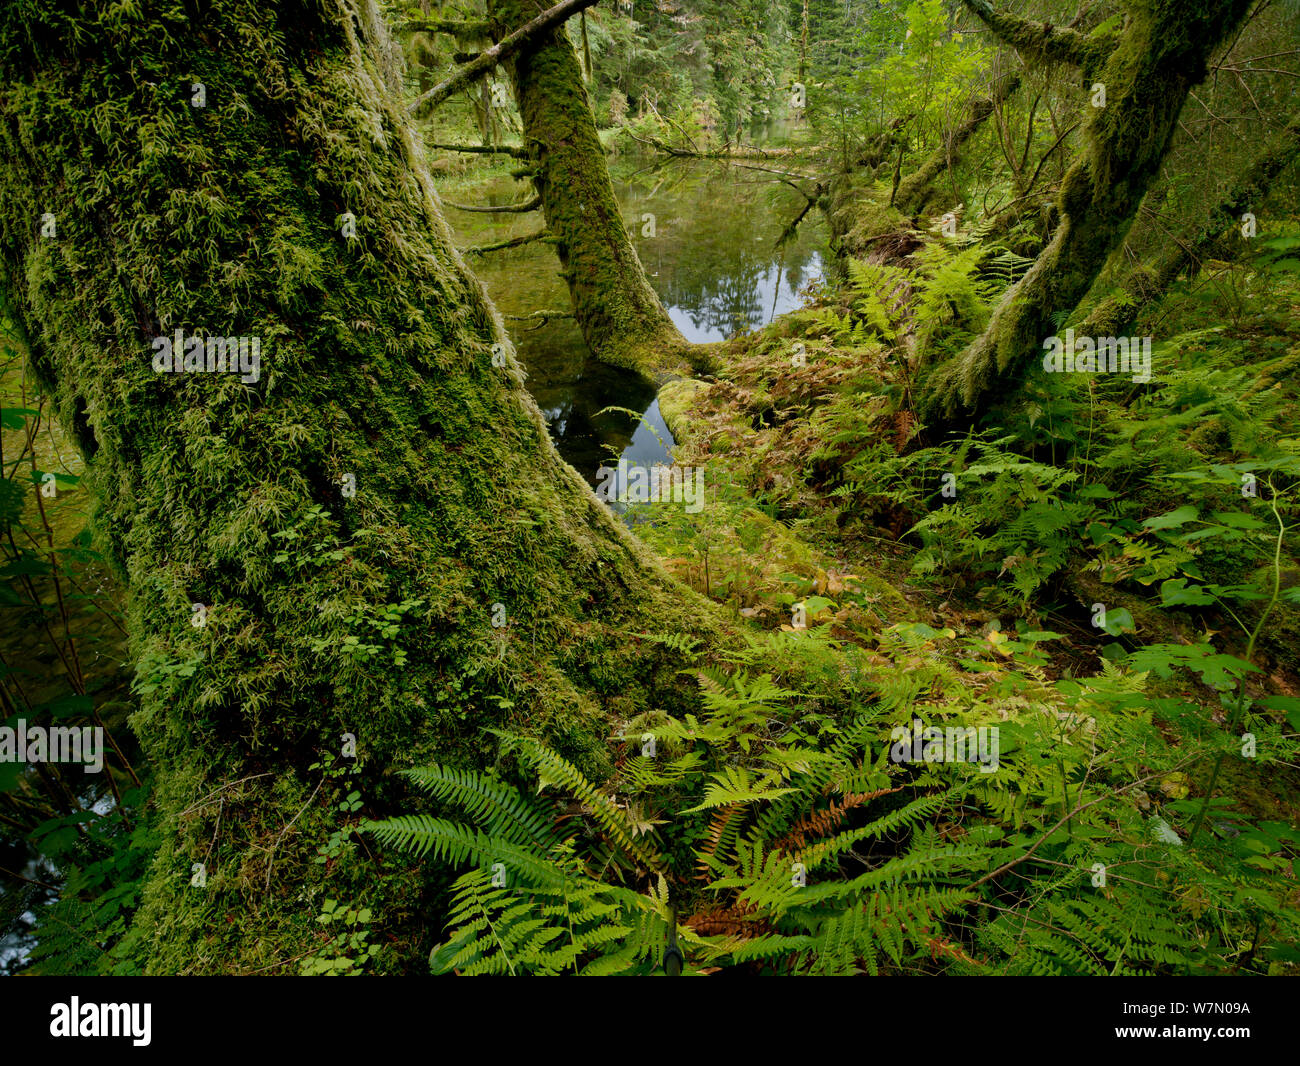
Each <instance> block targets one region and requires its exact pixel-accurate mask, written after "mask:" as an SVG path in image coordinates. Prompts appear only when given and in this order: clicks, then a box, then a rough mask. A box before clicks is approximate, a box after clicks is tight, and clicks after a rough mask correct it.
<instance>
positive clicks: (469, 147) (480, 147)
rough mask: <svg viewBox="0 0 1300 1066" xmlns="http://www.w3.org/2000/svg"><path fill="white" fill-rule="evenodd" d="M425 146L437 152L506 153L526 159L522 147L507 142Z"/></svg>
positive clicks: (429, 143) (433, 143)
mask: <svg viewBox="0 0 1300 1066" xmlns="http://www.w3.org/2000/svg"><path fill="white" fill-rule="evenodd" d="M425 147H426V148H432V149H434V150H435V151H439V152H464V153H466V154H467V155H508V156H510V157H511V158H513V159H527V158H528V153H527V152H526V151H524V149H522V148H515V147H513V146H511V145H508V144H438V143H435V142H425Z"/></svg>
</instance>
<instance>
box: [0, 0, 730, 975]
mask: <svg viewBox="0 0 1300 1066" xmlns="http://www.w3.org/2000/svg"><path fill="white" fill-rule="evenodd" d="M184 11H185V8H184V7H183V6H181V5H176V4H173V3H168V2H163V0H141V2H140V3H139V4H138V5H136V7H134V8H132V9H131V10H127V9H126V8H115V9H113V11H112V12H111V13H110V12H108V11H107V9H100V8H96V7H93V6H90V5H86V6H84V7H77V6H74V7H69V6H68V5H66V4H63V3H60V2H58V0H32V2H31V3H27V4H24V5H20V6H17V7H15V6H12V5H10V6H8V7H4V8H3V9H0V57H2V60H3V63H4V68H3V71H2V72H0V78H2V80H0V188H3V192H4V195H3V197H0V272H2V274H3V277H2V278H0V283H3V285H4V286H5V290H6V292H7V295H8V297H9V299H10V302H11V304H12V309H13V311H14V313H15V314H16V316H17V317H18V319H19V321H20V323H21V324H22V325H23V326H25V335H26V340H27V345H28V348H29V350H30V358H31V362H32V366H33V368H34V370H35V371H36V372H37V373H38V375H39V376H40V378H41V379H42V380H43V381H44V383H45V386H46V387H47V389H48V390H49V392H50V394H51V396H52V397H53V400H54V402H55V405H56V408H57V410H58V412H59V414H60V417H61V419H62V421H63V424H64V425H65V426H67V427H68V428H69V430H70V432H72V433H73V434H74V436H75V439H76V440H77V441H78V442H79V444H80V447H81V448H82V450H83V452H84V454H85V456H86V459H87V470H86V478H85V481H84V484H85V485H86V486H88V487H89V488H90V490H91V491H92V493H93V496H94V498H95V499H96V501H97V504H96V512H95V526H96V528H97V530H98V531H99V535H100V537H101V539H102V542H103V544H104V545H105V547H106V548H107V550H108V552H109V554H110V556H111V557H112V559H113V560H115V562H116V564H117V566H118V567H119V568H120V570H121V571H122V574H123V576H124V577H125V579H126V582H127V587H128V595H129V604H128V619H129V630H130V637H131V654H132V657H133V659H134V662H135V668H136V678H137V682H136V684H137V691H138V695H139V710H138V711H137V713H136V714H135V716H134V718H133V720H132V721H133V725H134V727H135V728H136V730H137V731H138V733H139V734H140V736H141V739H142V740H143V741H144V743H145V745H146V747H147V750H148V752H149V754H150V755H151V757H152V760H153V764H154V767H155V773H156V781H157V790H156V798H157V804H158V809H159V817H160V828H161V831H162V834H163V841H164V842H163V845H162V848H161V850H160V852H159V854H158V856H157V859H156V861H155V864H154V866H153V869H152V873H151V876H150V878H149V880H148V882H147V885H146V888H145V891H144V899H143V904H142V908H141V910H140V912H139V914H138V917H137V923H136V928H137V931H138V932H139V933H140V936H141V940H140V948H139V952H140V954H141V956H142V957H144V958H147V959H148V962H149V968H150V969H151V970H152V971H154V972H160V973H180V972H247V971H253V970H258V971H263V972H275V971H277V970H285V969H287V970H289V971H292V970H293V969H294V968H295V967H296V966H297V962H296V961H295V960H296V959H298V958H300V957H301V956H303V955H306V954H308V953H310V952H312V951H321V950H325V951H328V945H327V942H328V940H329V937H328V936H323V935H322V932H321V931H322V928H323V927H322V926H320V925H318V924H317V923H316V922H315V917H316V915H317V913H318V912H319V910H320V902H321V900H322V899H323V898H324V897H326V896H328V897H332V898H336V899H339V900H342V901H345V902H346V903H355V904H357V905H364V906H368V907H371V908H372V910H373V912H374V915H375V917H374V920H373V922H372V923H371V926H370V927H369V928H370V931H371V934H372V939H371V942H372V943H380V944H384V945H386V948H385V954H384V959H385V966H386V968H389V969H402V968H403V967H405V966H408V965H409V966H412V967H418V966H419V965H420V963H419V960H420V959H421V958H422V957H423V956H424V954H426V953H427V951H428V948H429V946H430V941H429V939H428V938H429V937H430V936H436V935H437V932H438V930H436V929H433V928H429V924H430V922H429V918H430V915H429V911H428V907H427V905H426V906H425V907H424V913H421V892H422V891H423V890H424V888H425V884H424V882H423V879H422V877H421V875H419V874H418V872H412V871H411V869H410V864H409V863H406V862H402V863H397V864H394V865H389V864H388V863H387V862H386V861H385V860H383V859H382V857H380V858H375V857H374V856H373V855H372V854H371V852H370V850H369V849H368V848H367V847H366V846H365V845H364V843H361V842H359V841H358V840H357V839H356V838H354V837H353V836H351V835H350V834H349V833H347V832H344V834H343V836H342V838H341V839H340V840H339V841H337V842H336V846H335V847H333V848H332V849H330V848H329V846H328V845H329V840H330V834H331V832H333V831H339V830H346V829H348V827H349V826H350V825H351V824H352V823H354V822H355V820H356V819H358V818H360V817H361V816H362V815H368V814H372V813H381V812H383V811H384V810H386V809H391V808H389V807H387V806H386V804H388V803H389V802H390V801H393V799H394V793H395V792H396V785H395V784H393V779H392V778H391V777H389V776H388V775H387V774H386V771H388V770H389V769H390V768H392V767H394V766H399V765H403V764H409V763H411V762H412V761H415V760H419V759H427V758H429V757H431V756H435V755H436V756H437V757H440V758H445V759H451V760H458V761H462V762H464V763H469V762H481V761H482V760H484V759H485V758H491V751H492V747H493V746H492V745H491V744H490V743H489V742H488V741H486V740H485V739H484V734H483V733H482V732H481V730H482V728H483V727H485V726H509V727H515V728H521V729H527V730H529V731H535V732H539V733H542V734H545V735H547V736H549V737H550V739H551V740H552V742H554V743H556V744H558V745H559V746H560V747H561V749H563V750H565V751H566V752H567V753H568V754H569V755H570V757H572V758H574V759H575V760H577V761H578V762H579V763H581V764H583V765H585V766H587V767H588V768H589V769H590V770H591V772H596V773H598V772H599V771H600V770H601V768H602V763H603V760H604V758H605V755H604V751H605V744H604V739H605V737H607V736H608V734H609V728H610V717H611V716H612V715H630V714H633V713H636V712H637V711H638V710H639V709H641V708H643V707H645V706H647V705H650V704H651V701H653V705H655V706H660V707H666V708H676V709H680V707H681V706H683V704H682V702H681V701H682V699H683V698H684V697H681V696H680V695H679V694H678V690H677V688H676V684H675V682H673V681H672V680H671V678H672V673H673V669H672V666H671V665H670V664H663V663H661V662H660V661H659V660H658V659H656V658H654V657H653V656H651V655H649V653H647V652H645V651H643V650H642V649H641V648H640V647H639V642H638V641H637V639H636V634H637V633H638V632H641V631H643V630H644V629H645V628H647V627H650V628H652V630H653V631H655V632H668V631H678V632H686V631H692V630H694V631H696V632H700V631H701V630H703V631H705V632H707V631H708V630H709V629H710V627H711V626H712V625H713V622H712V621H711V619H712V618H713V616H712V615H711V614H710V613H709V611H708V608H707V605H704V604H703V602H702V601H698V600H697V599H695V598H694V597H693V596H691V595H690V594H689V593H686V592H684V591H683V590H682V589H681V588H680V586H678V585H676V584H675V583H674V582H672V581H671V580H670V579H669V578H668V577H667V576H666V575H665V574H664V572H663V571H662V569H661V568H660V567H659V566H658V565H657V564H656V563H655V562H654V561H653V560H652V559H651V558H650V557H648V555H647V554H646V553H645V552H644V551H643V549H641V548H640V547H639V546H638V545H637V543H636V542H635V541H634V540H633V539H632V538H631V537H630V536H629V535H628V534H627V533H626V532H625V531H624V530H623V529H622V527H621V526H620V525H619V524H618V523H616V522H615V521H613V520H612V519H611V518H610V516H609V515H608V513H607V512H606V510H605V509H604V508H603V507H602V506H601V504H600V503H599V502H598V501H597V500H596V499H595V497H594V495H593V494H592V492H591V491H590V489H589V488H588V487H587V485H586V484H585V483H584V482H583V481H582V479H581V478H580V477H579V476H578V475H577V474H576V473H575V472H574V471H573V470H572V469H570V468H569V467H568V466H566V465H565V464H564V463H563V462H562V461H561V460H560V459H559V458H558V457H557V455H556V453H555V450H554V448H553V447H552V445H551V443H550V440H549V438H548V436H547V432H546V427H545V424H544V422H543V420H542V418H541V416H540V413H539V412H538V409H537V407H536V405H535V404H534V403H533V401H532V399H531V398H530V397H529V396H528V394H527V392H525V391H524V388H523V385H522V376H521V374H520V371H519V369H518V367H517V365H516V363H515V362H514V359H513V355H512V353H511V350H510V345H509V342H508V340H507V338H506V336H505V334H504V332H503V330H502V328H501V325H500V321H499V319H498V316H497V315H496V312H495V311H494V310H493V308H492V307H491V305H490V304H489V302H488V300H487V298H486V296H485V295H484V292H483V290H482V287H481V285H480V284H479V283H478V281H477V280H476V279H475V278H474V277H473V276H472V275H471V274H470V273H469V271H468V270H467V269H466V267H465V265H464V264H463V262H462V261H461V260H460V258H459V257H458V256H457V254H456V252H455V250H454V248H453V246H452V243H451V240H450V236H449V233H448V230H447V228H446V225H445V224H444V221H443V218H442V215H441V212H440V209H439V205H438V200H437V197H436V194H435V193H434V190H433V187H432V184H431V182H430V179H429V175H428V172H427V169H426V166H425V163H424V161H423V159H422V157H421V150H420V148H419V146H418V143H417V140H416V138H415V136H414V135H413V131H412V128H411V126H410V123H409V121H408V119H407V116H406V114H405V111H404V109H403V107H402V105H401V103H400V101H399V100H398V98H397V94H396V91H395V89H396V86H395V85H394V83H393V74H394V71H393V69H392V65H391V61H390V52H389V49H388V47H387V42H386V40H385V37H384V31H383V29H382V22H381V18H380V16H379V13H378V10H377V8H376V7H375V5H374V3H373V0H326V2H324V3H306V2H299V0H275V2H272V0H214V2H212V3H209V4H206V5H204V10H203V13H202V14H201V15H198V16H194V17H193V18H192V19H189V18H187V17H186V15H185V14H184ZM34 24H35V25H40V26H42V27H43V30H42V32H41V33H39V34H36V33H33V32H32V31H31V27H32V25H34ZM525 95H526V98H527V95H528V94H525ZM199 104H201V105H202V106H198V105H199ZM588 208H589V209H594V205H593V204H589V205H588ZM353 227H355V228H354V229H353ZM352 233H355V236H353V235H351V234H352ZM178 331H183V335H182V336H183V338H191V337H206V338H209V339H210V341H209V342H206V343H204V344H203V345H202V346H200V347H197V348H196V347H195V346H194V345H186V344H184V343H182V345H181V346H180V350H179V351H178V352H177V353H176V354H177V355H179V356H180V358H181V367H182V371H181V372H177V371H176V369H175V364H169V365H170V366H171V367H172V369H170V370H167V369H164V370H159V369H156V366H163V365H164V364H163V362H162V356H163V354H164V353H165V350H166V348H167V347H168V345H167V344H166V343H164V341H170V342H171V346H172V347H175V342H176V335H177V332H178ZM217 338H231V339H234V338H243V339H244V344H243V347H242V349H239V348H238V346H236V347H237V350H241V351H242V352H243V353H244V356H245V359H244V360H243V361H242V362H239V363H237V365H236V369H235V371H233V372H232V371H231V369H230V364H231V362H232V361H234V356H233V355H232V356H226V355H225V352H224V350H223V349H222V347H219V346H217V345H215V344H212V343H211V340H215V339H217ZM253 341H257V342H258V348H257V351H258V361H257V362H256V363H255V362H254V361H253V358H252V353H253V351H254V348H253V344H252V342H253ZM494 357H495V358H494ZM498 364H500V365H498ZM200 365H202V366H203V367H204V369H202V370H201V369H199V367H200ZM187 366H188V370H186V369H185V367H187ZM208 368H210V369H208ZM223 368H224V369H223ZM194 605H201V609H200V607H196V606H194ZM196 620H197V621H196ZM198 622H202V624H197V623H198ZM345 734H350V735H351V737H353V738H355V745H356V754H357V760H356V762H357V764H359V765H360V767H361V768H362V772H361V773H360V774H359V776H356V777H348V778H347V779H346V782H345V783H343V785H342V787H341V788H340V782H339V781H338V780H337V779H336V778H335V777H332V776H330V775H329V773H328V772H327V771H328V766H321V765H320V763H321V761H322V756H327V761H328V758H334V759H337V760H339V762H338V763H337V765H343V766H346V765H349V764H350V762H351V760H350V759H348V758H347V754H348V748H347V747H346V744H347V741H346V740H345ZM352 789H355V790H356V791H358V792H359V793H360V800H361V804H362V806H361V807H360V808H359V809H358V810H357V811H354V812H343V813H341V812H340V811H339V810H338V809H337V804H338V802H339V801H340V800H341V799H342V798H343V795H344V794H346V793H347V792H348V791H349V790H352ZM399 802H401V803H402V804H403V805H405V804H406V802H407V800H406V799H405V798H403V799H401V800H400V801H399ZM321 847H325V848H326V851H325V852H324V853H321V854H319V855H318V852H317V849H318V848H321ZM200 870H201V872H202V873H203V875H204V877H205V878H206V881H205V882H204V880H203V878H200V877H199V876H198V874H199V872H200Z"/></svg>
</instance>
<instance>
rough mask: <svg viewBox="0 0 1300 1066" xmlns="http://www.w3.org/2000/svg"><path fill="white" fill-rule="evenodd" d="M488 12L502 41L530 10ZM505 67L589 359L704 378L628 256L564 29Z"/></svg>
mask: <svg viewBox="0 0 1300 1066" xmlns="http://www.w3.org/2000/svg"><path fill="white" fill-rule="evenodd" d="M489 10H490V13H491V17H492V19H493V20H494V22H495V24H496V26H497V29H498V36H499V37H501V36H505V34H507V33H509V32H510V31H511V30H513V29H516V28H517V27H519V26H521V25H523V24H524V23H525V22H527V21H528V19H529V18H530V17H531V16H534V15H535V14H536V12H537V6H536V5H534V4H532V3H529V2H528V0H491V3H490V4H489ZM509 67H510V73H511V79H512V81H513V83H514V89H515V99H516V101H517V102H518V105H519V113H520V115H521V116H522V117H523V123H524V138H525V143H526V144H527V145H528V147H529V150H530V153H531V154H532V155H533V158H534V166H535V168H536V170H535V173H534V177H533V181H534V183H535V184H536V186H537V191H538V193H539V194H540V196H541V198H542V210H543V212H544V213H545V215H546V224H547V227H548V229H549V230H550V232H551V234H552V235H553V236H554V237H555V250H556V252H557V253H558V254H559V257H560V266H561V274H562V275H563V277H564V279H565V281H566V282H567V283H568V286H569V294H570V296H571V298H572V301H573V314H574V318H575V319H576V320H577V323H578V327H579V329H581V330H582V335H583V337H584V338H585V339H586V341H587V346H588V347H589V348H590V349H591V351H592V354H594V355H595V356H596V358H598V359H600V360H602V361H603V362H607V363H612V364H614V365H615V366H623V367H628V368H631V369H635V370H639V371H641V372H643V373H645V374H647V375H649V376H661V375H662V374H663V373H664V372H665V371H670V370H678V369H683V368H686V367H687V366H690V365H693V366H696V367H699V368H703V367H704V366H705V365H706V360H707V348H705V347H703V346H697V345H692V344H690V343H689V342H687V341H686V339H685V338H684V337H682V335H681V333H680V332H679V331H678V329H677V327H676V326H675V325H674V324H673V322H672V320H671V319H670V318H669V317H668V313H667V312H666V311H665V310H664V308H663V305H662V304H660V302H659V297H658V296H656V295H655V291H654V289H652V288H651V287H650V282H649V281H647V280H646V276H645V271H644V269H643V268H642V266H641V260H640V259H639V258H638V257H637V254H636V249H635V248H634V247H633V246H632V241H631V239H630V237H629V236H628V231H627V227H626V226H625V225H624V223H623V216H622V212H621V211H620V209H619V205H618V200H617V199H616V198H615V196H614V185H613V183H612V182H611V181H610V178H609V169H608V167H607V166H606V163H605V152H604V149H603V148H602V147H601V144H600V138H599V137H598V136H597V133H596V119H595V116H594V115H593V114H592V111H591V105H590V103H589V102H588V99H587V90H586V88H585V86H584V85H583V82H582V70H581V68H580V67H579V65H578V57H577V55H576V54H575V53H574V51H573V46H572V45H571V44H570V43H569V40H568V37H567V36H566V34H565V30H564V27H563V26H562V25H561V26H557V27H555V28H553V29H548V30H546V31H545V32H543V33H540V34H538V35H536V36H533V37H530V38H529V40H528V41H527V43H526V44H525V45H524V46H523V47H522V48H521V49H520V50H519V51H518V52H516V53H515V55H514V58H513V60H512V61H511V62H510V63H509ZM637 225H638V226H639V225H641V221H640V220H638V221H637Z"/></svg>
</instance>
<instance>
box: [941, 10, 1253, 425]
mask: <svg viewBox="0 0 1300 1066" xmlns="http://www.w3.org/2000/svg"><path fill="white" fill-rule="evenodd" d="M1252 2H1253V0H1216V2H1212V3H1211V2H1207V0H1157V2H1155V3H1151V4H1144V5H1140V6H1137V7H1134V8H1133V9H1132V10H1131V12H1130V15H1129V21H1128V24H1127V26H1126V27H1125V29H1124V32H1123V34H1122V36H1121V37H1120V38H1119V40H1118V41H1116V42H1114V44H1113V46H1112V45H1111V44H1109V43H1108V42H1106V41H1104V40H1099V39H1098V38H1095V37H1083V36H1081V35H1079V34H1077V33H1076V32H1075V31H1073V30H1068V31H1059V30H1052V29H1051V28H1050V27H1045V28H1042V29H1039V28H1037V27H1036V26H1030V25H1029V24H1028V23H1022V22H1021V21H1020V20H1018V19H1015V18H1014V17H1011V16H1004V15H991V14H990V12H991V10H992V9H990V8H989V5H988V4H987V3H986V2H984V0H967V3H968V5H969V6H971V7H972V8H974V9H976V10H977V12H978V13H979V14H980V15H981V17H983V18H985V20H986V21H987V22H988V23H989V25H990V26H991V28H992V29H993V30H994V31H995V32H997V33H998V35H999V36H1001V37H1003V39H1005V40H1008V41H1009V43H1012V44H1014V45H1016V46H1017V47H1021V48H1023V49H1026V50H1029V51H1031V52H1032V51H1034V50H1035V49H1036V48H1041V50H1042V54H1043V55H1044V56H1046V57H1048V58H1062V59H1069V60H1071V61H1076V62H1078V63H1079V64H1080V66H1081V67H1082V69H1083V70H1084V71H1085V72H1091V71H1093V70H1095V71H1096V74H1095V77H1096V80H1097V81H1098V82H1100V83H1101V84H1102V85H1104V86H1105V94H1106V98H1105V106H1103V107H1096V108H1093V109H1092V113H1091V115H1090V117H1089V119H1088V122H1087V125H1086V127H1085V129H1086V134H1087V142H1088V148H1087V150H1086V152H1085V154H1084V157H1083V158H1082V159H1080V160H1079V161H1078V162H1076V163H1075V164H1074V166H1073V167H1071V169H1070V170H1069V172H1068V173H1067V174H1066V176H1065V180H1064V181H1063V182H1062V185H1061V192H1060V196H1059V206H1060V213H1061V223H1060V225H1059V226H1058V227H1057V230H1056V232H1055V234H1054V236H1053V238H1052V240H1051V242H1050V243H1049V244H1048V246H1047V247H1046V248H1044V249H1043V251H1042V253H1041V254H1040V255H1039V257H1038V260H1037V261H1036V262H1035V264H1034V266H1033V267H1032V268H1030V270H1029V271H1028V273H1027V274H1026V275H1025V276H1024V277H1023V278H1022V279H1021V280H1020V281H1019V282H1018V283H1017V284H1016V285H1015V286H1013V287H1012V289H1011V290H1010V291H1009V292H1008V293H1007V294H1006V296H1005V297H1004V298H1003V300H1002V302H1001V303H1000V304H999V305H998V307H997V309H996V310H995V311H994V313H993V317H992V319H991V320H990V322H989V325H988V327H987V328H986V329H985V331H984V333H983V335H981V336H980V337H979V338H978V339H977V340H976V341H975V342H974V343H973V344H972V345H971V346H970V347H969V348H968V349H967V350H966V351H965V352H964V353H962V354H961V355H959V356H957V357H956V358H954V359H952V360H950V361H949V362H948V363H946V364H944V365H943V366H941V367H939V368H937V369H936V370H935V371H934V372H933V373H932V374H931V375H930V380H929V381H928V383H927V387H926V394H925V397H924V400H923V404H922V411H923V414H924V415H925V417H926V418H927V419H928V420H931V421H933V420H935V419H939V418H953V417H955V416H957V415H958V414H959V413H962V414H965V415H967V416H974V415H975V414H977V413H979V412H980V411H981V410H982V409H983V408H985V407H986V406H987V405H988V404H989V403H990V402H991V401H992V400H994V399H995V398H1004V397H1005V396H1006V395H1008V394H1009V393H1012V392H1014V391H1015V389H1016V388H1017V387H1018V386H1019V384H1020V382H1021V380H1022V379H1023V377H1024V375H1025V372H1026V371H1027V369H1028V368H1029V366H1030V365H1031V364H1032V363H1033V361H1034V360H1035V359H1036V358H1038V357H1041V355H1042V348H1041V344H1042V342H1043V341H1044V340H1045V339H1046V338H1047V337H1048V336H1049V335H1050V334H1052V333H1053V332H1054V330H1053V326H1052V316H1053V314H1058V313H1061V312H1065V313H1068V312H1069V311H1072V310H1073V309H1074V307H1075V306H1076V305H1077V304H1078V303H1079V301H1080V300H1081V299H1083V297H1084V296H1085V295H1086V294H1087V292H1088V290H1089V288H1091V287H1092V283H1093V282H1094V281H1095V280H1096V277H1097V274H1098V273H1099V272H1100V270H1101V268H1102V266H1103V265H1104V264H1105V262H1106V259H1107V257H1108V256H1109V255H1110V253H1111V251H1112V250H1113V249H1114V248H1115V247H1116V246H1117V245H1118V244H1119V242H1120V241H1122V240H1123V239H1124V235H1125V234H1126V233H1127V232H1128V229H1129V226H1130V225H1131V224H1132V222H1133V218H1134V216H1135V215H1136V214H1137V210H1138V206H1139V205H1140V204H1141V202H1142V197H1143V196H1144V195H1145V194H1146V191H1147V189H1148V188H1149V187H1150V185H1151V182H1152V181H1153V180H1154V178H1155V176H1156V173H1157V171H1158V170H1159V167H1160V162H1161V160H1163V159H1164V157H1165V153H1166V152H1167V151H1168V148H1169V143H1170V140H1171V139H1172V137H1173V133H1174V129H1175V126H1176V124H1177V121H1178V114H1179V112H1180V111H1181V109H1182V106H1183V102H1184V100H1185V99H1186V98H1187V93H1188V91H1189V90H1190V89H1191V88H1192V87H1193V86H1195V85H1196V84H1197V83H1198V82H1200V81H1201V80H1202V79H1203V78H1204V76H1205V71H1206V63H1207V60H1208V58H1209V55H1210V53H1211V52H1212V51H1213V50H1214V48H1215V47H1216V46H1217V45H1218V43H1219V42H1220V41H1222V40H1223V39H1224V38H1225V37H1227V36H1228V35H1229V34H1231V33H1232V31H1233V30H1234V29H1235V27H1236V26H1237V25H1238V24H1239V23H1240V21H1241V19H1242V18H1243V17H1244V16H1245V14H1246V12H1247V10H1248V9H1249V8H1250V6H1251V3H1252ZM1089 76H1093V75H1091V74H1090V75H1089Z"/></svg>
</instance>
